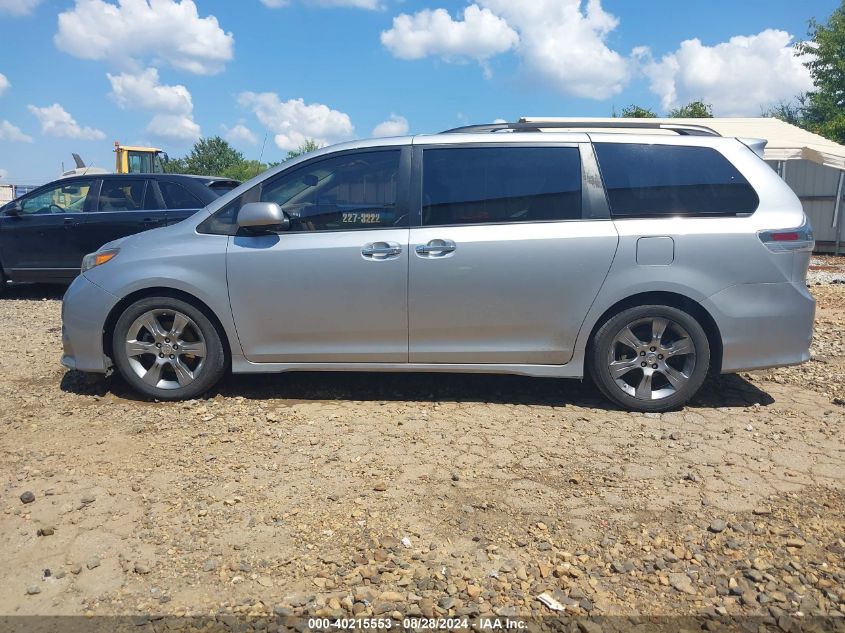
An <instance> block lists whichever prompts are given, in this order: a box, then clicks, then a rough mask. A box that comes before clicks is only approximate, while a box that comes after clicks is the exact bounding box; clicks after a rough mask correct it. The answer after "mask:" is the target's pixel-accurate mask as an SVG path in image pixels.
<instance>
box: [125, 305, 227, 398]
mask: <svg viewBox="0 0 845 633" xmlns="http://www.w3.org/2000/svg"><path fill="white" fill-rule="evenodd" d="M112 356H113V357H114V364H115V366H116V367H117V369H118V370H119V371H120V374H121V375H122V376H123V378H124V379H125V380H126V382H128V383H129V384H130V385H131V386H132V387H133V388H134V389H136V390H137V391H139V392H141V393H143V394H144V395H147V396H150V397H152V398H157V399H159V400H181V399H190V398H195V397H197V396H199V395H201V394H203V393H205V392H206V391H208V390H209V389H210V388H211V387H213V386H214V384H215V383H217V381H219V380H220V378H221V377H222V376H223V374H224V373H225V371H226V353H225V351H224V349H223V344H222V343H221V341H220V336H219V334H218V333H217V330H216V328H215V327H214V325H213V324H212V323H211V321H210V320H209V319H208V317H206V316H205V314H203V313H202V311H201V310H198V309H197V308H196V307H194V306H193V305H191V304H190V303H187V302H185V301H181V300H179V299H174V298H171V297H149V298H146V299H141V300H139V301H136V302H135V303H133V304H132V305H130V306H129V307H128V308H126V310H124V312H123V314H121V315H120V318H119V319H118V321H117V324H116V325H115V328H114V333H113V335H112Z"/></svg>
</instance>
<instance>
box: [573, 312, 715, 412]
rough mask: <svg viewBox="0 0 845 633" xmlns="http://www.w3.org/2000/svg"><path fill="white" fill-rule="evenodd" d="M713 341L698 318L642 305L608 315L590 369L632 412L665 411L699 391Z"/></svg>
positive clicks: (608, 392)
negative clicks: (710, 342)
mask: <svg viewBox="0 0 845 633" xmlns="http://www.w3.org/2000/svg"><path fill="white" fill-rule="evenodd" d="M709 366H710V344H709V342H708V340H707V334H706V333H705V331H704V328H702V327H701V325H700V324H699V323H698V321H697V320H696V319H695V318H694V317H693V316H692V315H690V314H689V313H687V312H684V311H683V310H680V309H678V308H674V307H671V306H661V305H643V306H636V307H633V308H628V309H627V310H623V311H622V312H619V313H618V314H616V315H614V316H612V317H611V318H610V319H608V320H607V321H606V322H605V323H604V324H603V325H602V326H601V327H600V328H599V329H598V331H597V332H596V334H595V337H594V338H593V344H592V346H591V353H590V355H589V368H590V373H591V375H592V377H593V380H594V381H595V383H596V385H597V386H598V387H599V389H600V390H601V391H602V393H604V395H605V396H607V397H608V398H609V399H611V400H613V401H614V402H616V403H617V404H619V405H620V406H622V407H624V408H625V409H628V410H631V411H666V410H669V409H674V408H676V407H679V406H682V405H683V404H684V403H686V402H687V401H688V400H689V399H690V398H691V397H692V396H693V395H695V393H696V392H697V391H698V390H699V388H700V387H701V385H702V383H703V382H704V379H705V378H706V377H707V371H708V369H709Z"/></svg>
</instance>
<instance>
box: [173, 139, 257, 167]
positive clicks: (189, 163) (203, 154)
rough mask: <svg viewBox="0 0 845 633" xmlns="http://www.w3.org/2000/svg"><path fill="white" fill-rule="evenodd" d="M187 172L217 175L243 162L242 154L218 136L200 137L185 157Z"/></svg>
mask: <svg viewBox="0 0 845 633" xmlns="http://www.w3.org/2000/svg"><path fill="white" fill-rule="evenodd" d="M184 161H185V168H186V169H187V173H189V174H198V175H201V176H219V175H221V174H223V173H224V172H225V171H226V170H227V169H231V168H233V167H237V166H238V165H239V164H240V163H243V162H244V155H243V154H241V153H240V152H239V151H238V150H236V149H235V148H234V147H232V146H231V145H229V143H228V142H227V141H225V140H223V139H222V138H220V137H219V136H212V137H211V138H201V139H200V140H198V141H197V142H196V143H194V147H193V148H192V149H191V153H190V154H188V155H187V156H186V157H185V158H184Z"/></svg>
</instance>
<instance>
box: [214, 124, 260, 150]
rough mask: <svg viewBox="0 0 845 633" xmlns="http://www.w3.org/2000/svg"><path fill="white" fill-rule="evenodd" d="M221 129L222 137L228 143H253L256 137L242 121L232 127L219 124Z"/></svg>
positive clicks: (256, 139)
mask: <svg viewBox="0 0 845 633" xmlns="http://www.w3.org/2000/svg"><path fill="white" fill-rule="evenodd" d="M221 127H222V129H223V138H225V139H226V140H227V141H229V142H230V143H241V144H247V145H255V144H256V143H257V142H258V138H257V137H256V136H255V134H254V133H253V132H252V130H250V129H249V128H248V127H247V126H245V125H244V124H243V123H238V124H237V125H235V126H234V127H227V126H225V125H223V126H221Z"/></svg>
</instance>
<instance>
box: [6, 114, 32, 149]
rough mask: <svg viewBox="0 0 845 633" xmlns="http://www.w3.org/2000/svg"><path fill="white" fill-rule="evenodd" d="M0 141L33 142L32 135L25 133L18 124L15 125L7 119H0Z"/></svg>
mask: <svg viewBox="0 0 845 633" xmlns="http://www.w3.org/2000/svg"><path fill="white" fill-rule="evenodd" d="M0 141H9V142H10V143H32V137H31V136H30V135H29V134H24V133H23V132H21V129H20V128H19V127H18V126H17V125H13V124H12V123H10V122H9V121H7V120H6V119H3V120H2V121H0Z"/></svg>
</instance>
